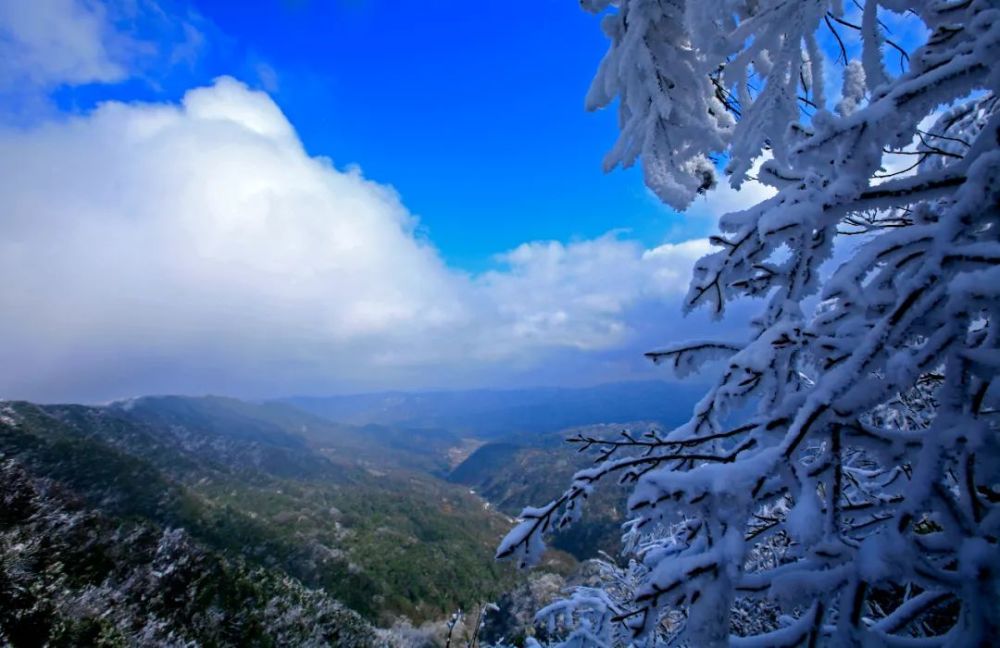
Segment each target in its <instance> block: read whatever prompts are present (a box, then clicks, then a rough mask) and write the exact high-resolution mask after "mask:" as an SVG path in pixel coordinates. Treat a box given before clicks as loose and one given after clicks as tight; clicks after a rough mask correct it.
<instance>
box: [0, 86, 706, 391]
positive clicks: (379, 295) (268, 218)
mask: <svg viewBox="0 0 1000 648" xmlns="http://www.w3.org/2000/svg"><path fill="white" fill-rule="evenodd" d="M0 213H2V217H0V218H2V225H3V232H4V235H3V237H2V238H0V276H2V277H3V281H4V288H3V290H2V291H0V309H2V310H3V312H4V313H5V317H4V318H3V319H2V321H0V367H3V369H0V396H3V397H30V398H40V399H52V398H109V397H116V396H125V395H129V394H134V393H137V392H147V393H148V392H163V391H215V392H229V393H235V394H278V393H289V392H304V391H310V392H321V391H327V390H333V389H343V388H354V389H357V388H361V387H375V386H427V385H436V386H442V385H447V384H470V381H471V382H472V383H482V382H485V381H493V382H496V381H502V380H503V379H504V376H507V377H510V376H512V375H515V374H516V373H517V372H523V371H526V370H528V369H529V368H531V367H537V366H539V365H541V364H545V363H550V362H551V361H552V360H553V358H555V357H557V356H560V354H562V355H563V357H565V355H566V354H569V353H572V354H576V356H577V359H576V360H575V361H574V363H573V367H574V368H573V369H572V371H573V372H574V377H575V378H576V379H577V380H579V379H580V377H581V376H582V375H583V374H584V373H585V372H586V369H585V368H584V366H585V365H586V364H587V362H588V361H587V360H586V358H588V357H591V358H593V364H592V365H591V367H590V371H591V372H594V375H593V376H592V377H591V379H592V380H600V379H602V378H605V379H607V378H615V377H619V376H611V375H608V374H606V373H597V372H606V371H608V370H609V369H608V368H609V367H611V366H612V365H613V364H614V363H613V362H612V361H611V360H610V359H609V357H610V356H609V354H616V353H622V352H624V351H626V350H627V351H628V353H629V354H632V355H630V356H629V360H628V363H627V364H630V363H632V362H633V359H635V360H638V359H639V358H638V351H641V350H642V348H643V345H647V346H648V345H651V344H653V343H657V344H658V343H660V342H662V341H663V327H662V326H661V322H662V319H658V320H656V321H655V322H653V323H655V324H656V326H655V327H653V326H651V320H650V319H649V317H650V313H652V312H653V311H656V312H658V313H659V312H661V311H662V310H663V309H664V308H665V306H669V308H670V309H671V312H673V313H677V312H678V310H677V302H678V298H679V295H680V294H681V293H682V292H683V291H684V290H685V289H686V285H687V280H688V273H689V268H690V266H691V264H692V262H693V261H694V260H695V259H696V258H697V257H699V256H701V255H702V254H703V253H705V252H706V251H707V244H706V242H705V241H703V240H697V241H689V242H686V243H681V244H676V245H664V246H661V247H658V248H656V249H653V250H645V249H643V248H642V246H640V245H639V244H637V243H636V242H634V241H629V240H626V239H623V238H622V237H620V236H618V235H615V234H610V235H607V236H605V237H602V238H599V239H596V240H590V241H579V242H573V243H568V244H564V243H557V242H533V243H526V244H524V245H521V246H519V247H518V248H516V249H514V250H511V251H509V252H507V253H505V254H503V255H501V256H500V258H499V260H500V262H501V263H502V265H503V268H502V269H501V270H496V271H492V272H488V273H484V274H482V275H480V276H469V275H467V274H464V273H461V272H459V271H456V270H454V269H451V268H449V267H447V266H446V264H445V263H444V262H443V261H442V259H441V257H440V255H439V254H438V253H437V251H436V250H435V249H434V247H433V246H432V245H431V244H430V243H429V242H428V241H426V240H423V239H422V238H421V237H420V236H419V235H418V234H417V233H416V223H415V221H414V218H413V216H412V215H411V214H410V213H409V212H408V211H407V210H406V208H405V207H404V206H403V204H402V203H401V201H400V198H399V197H398V196H397V195H396V194H395V192H394V191H393V190H392V189H391V188H389V187H386V186H383V185H379V184H376V183H374V182H371V181H369V180H367V179H365V178H364V176H363V175H362V173H361V172H360V171H359V170H358V169H347V170H341V169H337V168H336V167H334V166H333V164H332V163H331V162H330V161H329V160H326V159H323V158H314V157H310V156H309V155H307V154H306V153H305V151H304V150H303V147H302V145H301V143H300V142H299V140H298V138H297V136H296V133H295V131H294V129H293V127H292V126H291V124H289V122H288V121H287V119H286V118H285V117H284V115H283V114H282V113H281V111H280V109H279V108H278V107H277V106H276V105H275V104H274V103H273V102H272V101H271V99H270V98H269V97H268V96H267V95H265V94H263V93H260V92H254V91H251V90H249V89H248V88H247V87H246V86H244V85H243V84H241V83H239V82H236V81H234V80H232V79H228V78H223V79H220V80H218V81H217V82H216V83H215V84H214V85H213V86H211V87H207V88H200V89H197V90H193V91H191V92H189V93H188V94H187V95H186V96H185V97H184V100H183V102H182V104H181V105H166V104H120V103H107V104H103V105H101V106H100V107H99V108H98V109H96V110H95V111H94V112H93V113H91V114H88V115H84V116H78V117H73V118H68V119H63V120H59V121H51V122H48V123H45V124H42V125H36V126H32V127H30V128H21V129H13V128H8V129H6V130H0ZM480 226H483V227H488V226H489V223H482V224H481V225H480ZM654 332H655V334H656V338H655V339H651V337H650V336H651V335H652V334H653V333H654ZM588 353H589V354H591V355H588ZM630 366H631V365H630ZM550 373H551V372H550ZM552 378H553V376H552V375H547V378H546V380H550V379H552Z"/></svg>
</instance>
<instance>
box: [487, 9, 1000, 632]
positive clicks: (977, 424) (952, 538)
mask: <svg viewBox="0 0 1000 648" xmlns="http://www.w3.org/2000/svg"><path fill="white" fill-rule="evenodd" d="M585 6H587V8H588V9H591V10H592V11H595V12H600V11H606V12H607V13H606V15H605V16H604V18H603V21H604V29H605V31H606V33H607V34H608V35H609V37H610V39H611V48H610V50H609V53H608V55H607V56H606V57H605V60H604V61H603V62H602V63H601V67H600V70H599V71H598V74H597V77H596V79H595V81H594V86H593V87H592V89H591V94H590V97H589V100H588V103H589V105H590V106H592V107H594V106H604V105H608V104H609V103H611V102H612V101H613V100H614V99H617V100H618V101H619V102H620V110H621V116H622V120H621V129H622V132H621V137H620V138H619V141H618V144H617V145H616V147H615V149H614V150H613V151H612V153H611V154H610V156H609V161H610V162H612V163H625V164H628V163H631V162H632V161H634V160H635V159H637V158H639V159H641V160H642V163H643V165H644V168H645V169H646V179H647V183H648V184H649V185H650V187H651V188H652V189H653V190H654V191H656V192H657V193H658V194H659V195H660V196H661V198H663V199H664V200H665V201H667V202H670V203H671V204H673V205H675V206H683V205H686V204H687V203H688V202H689V201H690V200H691V198H692V196H693V195H694V194H695V193H697V191H698V190H699V189H702V188H704V186H703V185H702V184H700V183H699V182H698V181H697V179H698V174H699V173H700V171H699V172H695V171H693V169H694V168H695V166H697V165H695V166H691V165H692V164H694V163H693V161H694V160H701V161H703V160H707V159H709V156H713V155H721V156H724V158H725V160H726V172H727V173H728V174H729V176H730V182H731V183H732V184H733V185H734V186H736V187H739V185H740V183H741V182H742V181H743V180H744V179H745V177H746V175H747V173H748V171H749V170H750V169H751V167H752V164H753V163H754V160H756V159H757V158H760V157H761V156H762V155H763V154H764V152H765V151H766V152H768V153H769V155H768V158H769V159H766V161H765V162H763V164H762V165H761V167H760V171H759V173H758V178H757V179H758V180H759V181H760V182H762V183H764V184H766V185H769V186H772V187H774V189H775V190H776V191H777V193H776V194H775V195H774V196H773V197H771V198H768V199H767V200H765V201H763V202H761V203H759V204H757V205H753V206H750V207H748V208H747V209H745V210H743V211H740V212H736V213H731V214H727V215H725V216H724V217H723V218H722V219H721V220H720V230H721V231H720V233H719V234H718V235H716V236H714V237H713V238H712V242H713V243H714V244H715V246H716V247H717V248H718V251H716V252H715V253H713V254H710V255H709V256H707V257H705V258H703V259H701V260H700V261H699V262H698V263H697V264H696V266H695V269H694V276H693V280H692V282H691V286H690V290H689V292H688V295H687V299H686V308H688V309H694V308H698V307H705V308H708V309H709V310H710V311H711V312H712V313H713V314H715V315H717V316H720V317H721V316H722V315H723V314H724V311H725V306H726V305H727V303H729V302H731V301H733V300H735V299H740V298H748V297H749V298H755V299H758V300H760V303H761V308H760V311H759V313H758V314H757V315H756V316H755V317H754V319H753V320H752V321H751V322H750V324H749V327H748V328H749V330H748V335H747V337H746V341H741V342H738V343H734V342H725V343H716V342H707V341H699V342H692V343H686V344H680V345H674V346H670V347H667V348H664V349H662V350H658V351H653V352H651V353H649V354H648V355H649V357H651V358H652V359H653V360H655V361H657V362H659V363H662V364H664V365H668V366H670V367H672V368H673V369H674V371H676V372H677V373H678V374H680V375H685V374H688V373H691V372H693V371H696V370H698V368H699V367H700V366H701V365H702V364H703V363H705V362H720V361H721V362H722V363H723V371H722V372H721V375H720V377H719V378H718V380H717V381H716V383H715V385H714V387H713V388H712V389H710V390H709V392H708V393H707V394H706V395H705V397H704V398H703V399H702V400H701V401H700V402H699V403H698V405H697V406H696V407H695V410H694V412H693V413H692V416H691V418H690V420H689V421H688V422H687V423H686V424H684V425H681V426H680V427H678V428H676V429H674V430H672V431H669V432H667V433H660V432H650V433H648V434H647V435H645V436H638V435H633V434H631V433H628V432H624V433H623V434H622V436H621V437H620V438H616V439H615V438H613V439H597V438H590V437H582V436H580V437H577V438H574V439H572V440H571V441H573V442H575V443H577V444H579V445H580V446H581V447H582V448H584V449H588V450H590V451H595V452H596V453H597V454H596V460H595V464H594V466H593V467H591V468H588V469H586V470H583V471H580V472H579V473H577V474H576V475H575V477H574V479H573V482H572V483H571V484H570V486H569V488H568V489H567V490H566V491H565V492H564V493H563V494H562V495H561V496H560V497H558V498H556V499H555V500H553V501H552V502H550V503H549V504H547V505H546V506H543V507H539V508H530V509H526V510H525V512H524V513H523V514H522V521H521V522H520V523H519V524H518V526H517V527H516V528H515V529H514V530H513V531H512V532H511V533H510V534H509V535H508V536H507V538H505V540H504V542H503V544H502V545H501V546H500V548H499V551H498V555H499V556H500V557H507V556H516V557H517V558H519V559H520V560H521V562H522V563H524V564H531V563H532V561H533V560H537V557H538V556H539V555H540V554H541V552H542V551H543V550H544V544H543V538H544V536H545V534H547V533H548V532H550V531H551V530H552V529H553V528H554V527H557V526H559V525H563V524H572V522H573V521H574V520H576V519H577V518H578V517H579V516H580V515H581V514H582V508H583V506H584V503H585V500H586V498H587V495H588V494H589V493H590V492H592V490H593V489H594V488H597V487H599V486H600V484H601V482H602V481H607V480H609V479H611V478H615V479H617V480H619V481H621V482H623V483H627V484H631V485H632V494H631V496H630V498H629V502H628V504H629V513H630V518H629V520H628V521H627V522H626V527H625V528H626V529H627V530H628V531H627V534H626V536H627V538H626V540H627V542H626V546H627V553H628V556H627V559H628V566H627V567H619V566H616V565H613V564H610V563H609V564H608V566H607V570H608V571H607V573H608V577H607V578H606V579H605V581H606V584H605V586H604V587H602V588H590V589H579V590H577V591H576V592H575V593H573V594H572V595H571V596H570V598H568V599H567V600H566V601H563V602H561V603H556V604H555V605H553V606H550V607H549V608H547V609H546V610H544V611H543V612H542V613H541V615H542V616H543V617H547V618H549V619H551V621H552V623H553V624H554V626H555V628H556V629H560V628H561V629H562V631H563V635H562V636H564V637H565V638H566V643H565V645H574V646H583V645H588V646H589V645H609V644H624V643H629V642H631V643H634V644H635V645H655V644H660V643H672V644H678V645H684V644H686V645H693V646H719V645H736V646H762V647H763V646H767V647H773V646H797V645H810V646H812V645H838V646H839V645H853V646H861V645H864V646H899V645H921V646H924V645H926V646H981V645H997V644H998V643H1000V616H998V614H997V610H1000V592H998V582H1000V548H998V535H1000V447H998V438H997V436H998V432H1000V415H998V412H1000V410H998V401H1000V391H998V388H997V386H996V385H994V381H995V378H996V375H997V371H998V368H1000V343H998V334H997V326H998V323H1000V104H998V99H997V90H998V86H1000V65H997V62H998V61H1000V3H997V2H996V1H995V0H993V1H991V0H923V1H921V0H883V1H882V2H878V3H876V2H872V1H868V2H857V3H845V2H840V1H838V0H802V1H800V2H785V1H783V0H719V1H717V2H697V3H696V2H693V1H692V2H684V1H683V0H660V1H657V0H619V1H617V2H607V1H601V0H589V1H588V2H585ZM886 12H895V13H896V14H897V15H898V16H906V17H907V18H906V19H907V20H910V21H911V22H920V23H922V25H923V27H924V28H926V33H927V34H928V36H927V39H926V41H925V42H923V43H922V44H921V45H919V46H917V47H911V48H906V47H904V46H902V45H900V44H899V43H897V42H896V41H895V40H894V39H895V35H894V34H891V33H889V32H888V31H887V29H886V27H885V25H884V23H883V21H882V18H881V17H882V16H884V15H885V13H886ZM895 22H896V23H898V22H899V20H897V21H895ZM910 40H911V42H912V39H910ZM902 42H906V40H903V41H902ZM896 56H898V62H899V63H898V66H897V65H895V63H893V65H889V62H890V61H893V62H894V61H895V59H894V58H892V57H896ZM831 72H836V73H839V74H840V75H841V78H842V85H841V87H842V91H841V96H840V97H833V96H829V97H828V96H827V95H830V94H832V92H830V91H829V90H828V89H827V91H824V90H825V89H824V87H823V83H822V81H823V79H824V78H827V77H828V76H829V75H830V73H831ZM829 87H835V85H833V86H830V85H828V88H829ZM721 159H722V158H720V164H721ZM900 160H902V161H903V162H902V163H901V162H900ZM705 177H706V178H707V175H706V176H705ZM835 251H837V254H835ZM831 260H833V263H829V262H830V261H831ZM748 412H749V413H750V414H747V413H748Z"/></svg>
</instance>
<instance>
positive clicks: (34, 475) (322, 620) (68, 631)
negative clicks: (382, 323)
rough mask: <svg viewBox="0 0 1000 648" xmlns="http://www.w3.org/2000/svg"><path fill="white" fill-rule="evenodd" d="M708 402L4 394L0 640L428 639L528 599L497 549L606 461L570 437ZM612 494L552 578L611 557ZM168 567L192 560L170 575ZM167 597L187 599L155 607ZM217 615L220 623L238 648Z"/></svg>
mask: <svg viewBox="0 0 1000 648" xmlns="http://www.w3.org/2000/svg"><path fill="white" fill-rule="evenodd" d="M697 395H699V393H698V390H697V389H696V388H692V387H689V386H684V387H677V386H674V385H671V384H668V383H661V382H648V383H629V384H611V385H604V386H600V387H593V388H588V389H576V390H574V389H537V390H532V389H524V390H516V391H470V392H430V393H419V394H407V393H385V394H370V395H363V396H337V397H330V398H286V399H281V400H275V401H267V402H248V401H242V400H238V399H232V398H221V397H200V398H195V397H181V396H149V397H142V398H136V399H131V400H128V401H120V402H116V403H112V404H110V405H106V406H83V405H35V404H31V403H25V402H2V403H0V465H2V468H3V470H4V471H5V474H7V475H8V477H10V479H5V480H4V482H3V484H2V486H0V488H2V490H3V492H2V493H0V495H2V500H3V502H4V503H5V505H6V508H5V511H7V512H6V513H5V514H4V515H2V516H0V543H2V544H3V548H4V552H5V555H7V556H8V557H9V559H8V560H5V561H3V563H2V564H0V596H2V597H5V598H6V600H9V601H12V602H13V603H12V604H11V605H8V606H4V611H3V612H2V613H0V614H2V618H0V628H2V629H3V631H4V632H6V633H7V636H8V638H10V637H15V636H16V637H21V638H23V637H25V636H30V635H31V633H34V632H42V634H43V635H44V636H45V637H47V638H48V640H50V641H55V642H60V641H61V642H70V643H74V642H75V643H79V642H92V641H96V640H97V639H98V638H100V639H101V640H102V641H103V640H107V641H113V640H114V641H125V642H126V643H127V642H128V641H136V640H138V639H137V638H138V637H147V638H150V637H152V638H156V639H157V640H161V639H164V637H168V636H169V637H173V638H174V639H179V640H195V641H199V642H201V643H205V642H208V643H213V642H216V643H220V642H221V643H230V644H232V643H236V644H239V643H241V642H248V641H249V642H253V641H258V640H260V638H261V637H265V636H269V637H277V636H284V637H287V638H288V640H289V641H292V642H293V643H294V642H297V641H301V640H303V638H304V637H309V636H311V635H310V633H319V635H317V636H321V642H322V641H342V640H343V639H344V637H345V636H348V635H349V636H350V637H352V639H351V641H352V642H356V643H359V645H363V644H364V643H365V642H367V641H369V640H371V641H375V637H376V636H380V637H382V639H381V640H384V641H388V642H390V643H391V642H393V641H395V639H397V638H398V636H397V635H399V633H400V632H403V634H406V633H410V634H412V633H413V632H418V630H406V628H412V627H413V626H411V625H409V624H415V625H416V626H421V624H423V626H422V627H423V628H424V629H422V630H419V632H418V634H419V633H421V632H422V633H424V634H426V638H427V639H428V641H433V637H434V636H435V635H434V633H435V632H436V630H435V628H437V627H439V626H435V623H436V622H440V620H442V619H444V618H446V617H447V615H448V614H449V613H450V612H451V611H453V610H454V609H456V608H458V607H463V608H464V609H471V608H473V607H474V606H476V605H479V604H482V603H484V602H486V601H490V600H497V599H499V598H503V600H505V601H507V602H508V603H511V601H513V602H515V603H516V602H517V600H518V597H521V598H523V597H524V596H527V594H524V592H525V591H528V590H525V589H524V587H525V585H524V584H523V583H524V582H525V581H524V579H525V578H536V579H537V578H539V577H540V576H539V575H538V574H536V575H532V576H526V575H525V574H523V573H518V572H516V571H515V570H514V569H513V567H512V566H511V565H509V564H507V563H501V564H498V563H496V562H494V561H493V551H494V549H495V546H496V542H497V540H498V539H499V537H500V536H501V535H502V534H503V533H504V532H505V531H506V529H508V528H509V526H510V524H511V517H512V516H514V515H516V514H517V513H518V512H519V510H520V508H521V507H522V506H524V505H526V504H529V503H536V504H537V503H539V502H540V501H541V500H547V499H549V498H551V497H553V496H556V495H557V494H558V493H559V491H560V490H561V489H562V488H563V487H564V486H565V480H566V479H567V478H568V477H569V475H571V474H572V472H573V471H574V470H576V469H577V468H579V467H582V466H583V465H586V463H587V462H589V461H590V458H588V457H587V456H585V455H578V454H576V453H575V452H573V450H572V448H569V447H562V446H565V444H564V443H563V441H564V439H565V438H566V436H567V435H568V434H569V432H567V429H568V428H573V427H575V426H581V425H596V427H595V428H594V429H593V430H592V431H593V432H594V433H601V434H607V435H614V434H616V433H617V431H619V429H620V427H621V425H622V424H627V425H628V426H630V427H632V428H639V429H641V428H643V427H648V426H652V425H670V424H674V423H677V422H679V421H680V420H682V419H683V417H684V415H685V413H686V412H688V411H689V410H690V406H691V403H692V401H693V400H694V398H695V397H696V396H697ZM611 422H615V423H616V424H617V425H614V426H611V425H601V424H606V423H611ZM630 422H631V423H630ZM543 459H544V460H543ZM616 497H617V496H616V495H615V494H614V491H613V490H609V494H608V495H606V496H604V497H602V498H601V499H600V501H595V502H594V506H593V511H592V512H591V513H592V514H591V515H589V516H586V517H585V518H584V521H583V523H582V524H581V525H579V526H577V527H576V528H575V529H574V530H573V531H572V532H571V533H569V534H566V535H564V536H560V537H559V538H558V539H557V540H556V542H555V545H554V546H555V547H556V551H554V552H552V553H551V554H550V556H549V558H548V561H547V563H546V565H545V569H544V570H543V572H542V574H543V575H544V574H545V573H548V574H550V575H551V577H552V578H556V579H557V580H556V581H553V582H560V581H559V580H558V579H562V578H564V577H566V576H568V575H570V574H571V573H573V572H574V571H575V567H574V565H575V564H576V561H577V560H582V559H585V558H588V557H590V556H591V555H593V547H594V546H597V547H604V548H607V549H609V550H613V549H614V546H615V542H616V535H617V527H616V526H615V524H614V523H613V521H612V516H611V513H612V512H613V511H614V507H615V506H617V505H620V503H619V502H617V500H616ZM484 498H485V499H484ZM74 520H75V522H74ZM595 541H596V543H595ZM73 547H76V549H73ZM56 549H58V551H57V550H56ZM81 552H82V553H81ZM168 556H169V560H167V557H168ZM167 563H169V564H177V565H185V567H184V568H183V569H181V568H178V569H170V570H168V571H169V573H164V572H163V569H161V568H159V567H156V565H160V564H163V565H167ZM54 566H55V567H54ZM54 568H55V569H56V572H53V571H52V570H53V569H54ZM164 588H167V589H169V591H172V592H174V594H172V596H173V597H174V598H173V599H172V600H173V601H174V602H176V600H183V601H186V603H185V605H183V606H178V605H175V604H174V603H171V602H165V601H164V599H163V597H162V596H160V597H159V598H157V596H154V595H153V592H159V591H162V590H163V589H164ZM518 588H521V589H518ZM536 589H537V588H536ZM514 591H520V592H522V593H521V594H518V595H516V596H515V595H513V594H511V592H514ZM532 591H533V590H532ZM110 601H117V603H115V604H114V605H113V606H112V605H111V603H110ZM158 601H159V602H158ZM282 610H284V612H282ZM515 616H516V615H515V614H514V613H513V612H510V611H509V610H508V611H500V612H498V613H497V619H496V620H495V621H494V622H492V623H493V624H494V625H495V626H497V627H500V628H503V629H504V632H506V633H508V634H510V633H511V632H515V633H516V632H519V631H521V632H523V630H524V628H523V624H524V623H530V620H529V619H523V618H521V619H515V618H514V617H515ZM211 619H223V620H224V621H225V624H224V626H225V628H226V630H225V632H224V633H223V634H219V632H221V631H220V630H219V629H218V627H219V624H217V623H213V622H211V621H210V620H211ZM400 624H402V626H401V625H400ZM519 624H520V625H519ZM378 627H381V628H383V630H380V631H376V628H378ZM401 627H402V628H404V630H400V628H401ZM385 628H391V629H385ZM39 629H41V630H39ZM498 631H499V630H498ZM377 632H381V633H382V634H380V635H377ZM213 633H214V634H213ZM344 633H347V634H344ZM407 636H410V635H407ZM420 636H421V637H422V636H424V635H420ZM323 637H325V638H323ZM338 637H339V638H338ZM411 639H412V637H411ZM15 643H17V642H16V641H15ZM417 645H419V641H418V642H417Z"/></svg>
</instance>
